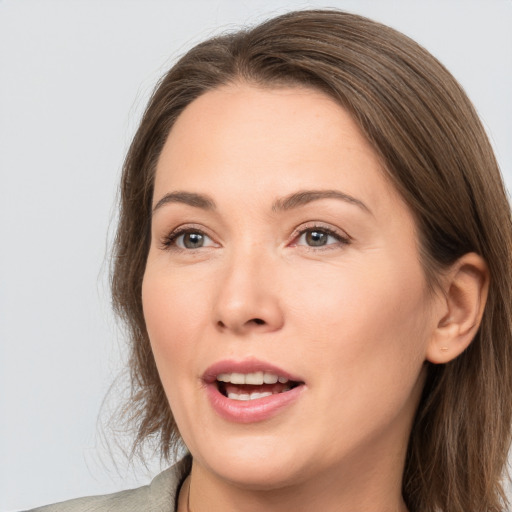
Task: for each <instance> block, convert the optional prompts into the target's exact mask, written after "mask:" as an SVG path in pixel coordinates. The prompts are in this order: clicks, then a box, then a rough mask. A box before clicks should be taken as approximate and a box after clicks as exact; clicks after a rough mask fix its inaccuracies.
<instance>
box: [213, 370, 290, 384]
mask: <svg viewBox="0 0 512 512" xmlns="http://www.w3.org/2000/svg"><path fill="white" fill-rule="evenodd" d="M217 380H218V381H219V382H231V384H252V385H254V386H261V385H262V384H275V383H276V382H278V381H279V382H280V383H281V384H286V383H287V382H288V379H287V378H286V377H279V376H278V375H275V374H273V373H266V372H253V373H220V374H219V375H217Z"/></svg>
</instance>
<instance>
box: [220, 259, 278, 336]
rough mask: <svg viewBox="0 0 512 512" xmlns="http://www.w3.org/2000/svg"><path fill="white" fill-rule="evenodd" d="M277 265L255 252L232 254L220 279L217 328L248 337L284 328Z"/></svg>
mask: <svg viewBox="0 0 512 512" xmlns="http://www.w3.org/2000/svg"><path fill="white" fill-rule="evenodd" d="M277 275H278V268H277V262H276V261H273V260H272V257H269V256H267V257H265V256H264V255H262V254H261V252H258V253H257V254H256V252H255V251H245V252H244V253H243V254H242V253H240V254H238V255H233V257H232V258H230V259H229V261H227V262H226V264H225V268H224V270H223V271H221V275H219V278H218V283H219V284H218V294H217V296H216V297H215V299H216V300H215V306H214V322H215V326H216V328H217V329H219V330H221V331H226V332H232V333H235V334H237V335H246V334H250V333H252V332H259V333H265V332H273V331H276V330H279V329H280V328H282V326H283V324H284V314H283V310H282V307H281V300H282V297H280V284H279V279H278V278H277Z"/></svg>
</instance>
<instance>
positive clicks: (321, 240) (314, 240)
mask: <svg viewBox="0 0 512 512" xmlns="http://www.w3.org/2000/svg"><path fill="white" fill-rule="evenodd" d="M327 237H328V235H327V233H323V232H322V231H309V233H307V234H306V242H307V243H308V245H313V246H316V247H318V246H320V245H325V244H326V243H327Z"/></svg>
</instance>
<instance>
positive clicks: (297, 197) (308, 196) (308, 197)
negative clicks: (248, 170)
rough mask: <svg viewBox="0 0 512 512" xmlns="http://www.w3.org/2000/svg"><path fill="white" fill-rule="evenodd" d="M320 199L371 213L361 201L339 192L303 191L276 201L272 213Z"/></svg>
mask: <svg viewBox="0 0 512 512" xmlns="http://www.w3.org/2000/svg"><path fill="white" fill-rule="evenodd" d="M320 199H339V200H341V201H345V202H347V203H350V204H353V205H355V206H358V207H359V208H361V209H362V210H364V211H365V212H367V213H370V214H371V213H372V212H371V210H370V209H369V208H368V206H366V205H365V204H364V203H363V202H362V201H360V200H359V199H356V198H355V197H352V196H350V195H348V194H345V193H344V192H340V191H339V190H303V191H300V192H295V193H293V194H290V195H289V196H286V197H283V198H281V199H278V200H277V201H276V202H275V203H274V204H273V205H272V210H273V211H286V210H291V209H293V208H299V207H300V206H304V205H306V204H308V203H311V202H313V201H318V200H320Z"/></svg>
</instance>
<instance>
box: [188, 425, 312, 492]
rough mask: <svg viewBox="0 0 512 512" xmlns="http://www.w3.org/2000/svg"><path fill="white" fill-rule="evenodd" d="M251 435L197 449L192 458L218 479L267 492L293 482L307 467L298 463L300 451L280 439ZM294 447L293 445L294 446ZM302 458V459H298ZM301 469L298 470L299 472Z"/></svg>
mask: <svg viewBox="0 0 512 512" xmlns="http://www.w3.org/2000/svg"><path fill="white" fill-rule="evenodd" d="M272 437H273V436H270V439H269V438H267V437H265V436H258V435H255V436H254V437H252V438H248V437H247V436H245V437H244V438H241V439H238V440H236V439H231V440H230V442H228V443H220V442H219V443H217V444H216V445H215V447H213V449H212V447H211V446H210V448H209V449H201V448H200V449H199V454H200V455H198V456H197V457H194V451H195V450H191V453H192V455H193V457H194V459H195V460H196V461H197V462H198V463H199V464H201V465H203V466H205V467H207V468H208V470H209V471H211V472H212V473H213V474H215V475H217V477H218V478H220V479H222V480H224V481H228V482H230V483H231V484H233V485H235V486H237V487H240V488H245V489H252V490H271V489H276V488H282V487H286V486H288V485H290V484H292V483H297V482H298V481H299V480H301V479H303V478H304V477H305V473H306V471H305V470H304V468H308V464H306V463H305V461H301V460H298V459H299V457H300V454H301V451H300V450H299V449H298V448H295V449H292V447H291V443H286V442H285V441H284V440H283V439H281V440H279V439H276V438H272ZM294 446H295V445H294ZM300 458H302V457H300ZM301 468H302V470H301Z"/></svg>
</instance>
